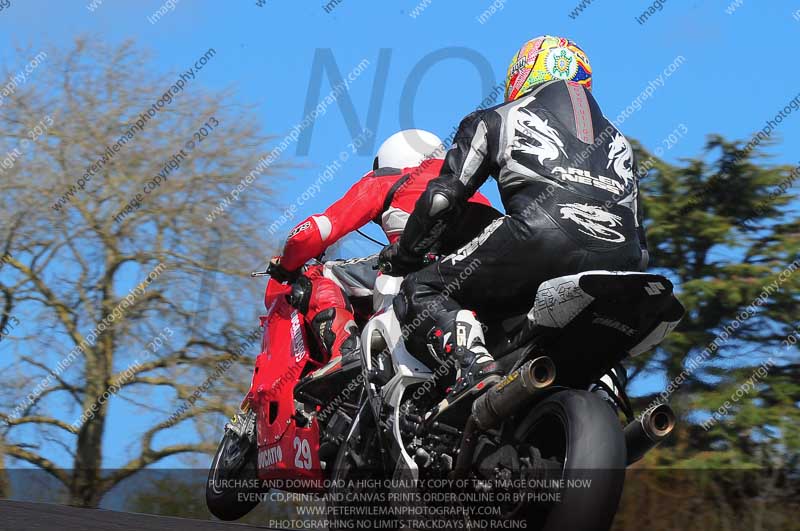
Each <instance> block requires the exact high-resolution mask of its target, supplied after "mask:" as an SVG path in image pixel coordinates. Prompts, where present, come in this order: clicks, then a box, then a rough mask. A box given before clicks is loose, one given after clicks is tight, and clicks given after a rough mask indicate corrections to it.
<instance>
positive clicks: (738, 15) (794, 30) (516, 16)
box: [0, 0, 800, 466]
mask: <svg viewBox="0 0 800 531" xmlns="http://www.w3.org/2000/svg"><path fill="white" fill-rule="evenodd" d="M90 1H91V0H70V1H64V2H61V1H58V2H56V1H47V0H11V6H10V7H9V8H6V9H5V10H3V11H0V61H2V63H3V64H6V65H8V66H9V68H10V69H11V70H18V69H19V67H20V66H21V65H22V64H23V61H25V60H27V59H28V58H27V57H17V56H16V55H15V53H14V47H15V46H18V45H19V46H23V47H26V46H29V47H30V49H31V50H34V51H37V50H39V49H46V50H47V49H50V48H49V47H51V46H53V47H56V48H64V47H68V46H69V45H70V43H71V41H73V40H74V39H75V38H76V37H79V36H86V37H89V38H90V39H97V40H103V41H107V42H111V43H119V42H122V41H124V40H127V39H134V40H135V41H136V42H137V43H138V44H139V45H140V46H141V47H143V48H146V49H148V50H150V51H151V52H152V65H153V68H154V70H156V71H157V72H159V73H170V72H179V71H182V70H185V69H187V68H188V67H189V66H191V64H192V63H193V62H194V61H195V60H196V59H197V58H198V57H199V56H200V55H202V54H203V53H204V52H205V51H206V50H207V49H209V48H214V49H215V50H216V52H217V54H216V56H215V57H214V59H213V61H212V62H211V63H210V64H209V65H208V66H207V67H206V68H205V69H203V71H202V72H200V73H199V74H198V77H197V79H196V80H195V81H194V82H193V85H192V87H190V88H189V89H187V90H191V89H192V88H193V87H195V86H203V87H207V88H212V89H221V88H225V87H231V86H232V87H234V88H235V92H234V96H233V99H232V101H231V102H230V103H234V102H239V103H248V104H255V105H256V107H255V111H254V112H256V113H257V115H258V118H259V119H260V120H261V122H262V124H263V128H264V131H265V132H267V133H270V134H274V135H275V136H276V137H277V138H278V139H281V138H283V137H284V135H286V134H287V133H288V132H289V131H290V130H291V129H292V128H293V127H294V126H295V124H297V123H298V122H300V121H301V120H302V119H303V117H304V115H305V114H306V112H307V111H308V110H310V109H306V106H305V104H306V96H307V92H308V88H309V80H310V79H311V75H312V72H311V65H312V62H313V58H314V56H315V53H316V51H317V50H318V49H320V48H330V49H331V51H332V53H333V56H334V58H335V60H336V63H337V64H338V67H339V70H340V71H341V73H342V74H343V75H346V74H347V73H348V72H350V71H351V70H352V69H353V68H354V67H355V66H356V65H358V64H359V63H361V62H362V61H363V60H364V59H366V60H367V61H369V64H368V66H367V67H366V68H365V69H364V71H363V72H362V73H361V74H360V75H359V76H358V78H357V79H356V80H355V81H353V82H352V84H351V90H350V92H349V94H348V95H346V96H342V98H346V97H349V98H350V99H351V100H352V102H353V105H354V107H355V111H356V114H357V116H358V119H359V120H360V123H361V124H362V125H364V124H365V123H366V115H367V110H368V107H369V104H370V99H371V98H372V97H373V96H374V94H377V93H380V92H381V91H383V90H385V92H384V93H383V101H382V105H381V106H380V109H379V110H380V113H379V115H378V124H377V127H376V130H375V131H374V133H375V135H374V138H375V140H376V144H375V147H377V145H379V143H380V142H381V140H382V139H384V138H386V137H388V136H389V135H390V134H392V133H394V132H395V131H397V130H398V129H399V128H400V124H401V121H400V115H401V111H407V110H408V106H407V105H405V106H404V105H401V96H402V95H403V91H404V90H409V89H408V87H409V86H411V87H413V86H414V84H413V83H412V84H409V75H410V74H411V72H412V71H413V70H414V68H415V67H416V66H417V65H419V63H420V61H421V60H423V59H424V58H425V57H426V56H429V54H440V55H441V56H443V57H445V59H444V60H442V61H441V62H437V63H436V64H434V65H433V66H432V67H431V68H430V69H429V70H427V71H426V72H425V73H424V76H423V77H422V79H421V81H420V83H419V86H418V88H417V91H416V97H415V98H414V100H413V113H412V115H413V116H414V125H415V126H417V127H421V128H424V129H429V130H431V131H433V132H435V133H437V134H439V135H440V136H442V137H445V136H447V135H448V134H449V132H450V131H451V129H452V128H453V126H455V125H456V124H457V123H458V122H459V121H460V119H461V118H462V117H463V116H464V115H465V114H467V113H468V112H470V111H471V110H472V109H474V108H475V107H476V106H477V105H478V104H479V103H480V102H481V100H483V98H484V97H485V96H486V95H487V94H486V93H487V90H486V88H487V83H486V81H487V80H486V79H484V80H483V82H482V78H481V74H483V75H484V77H486V75H487V72H488V75H489V77H490V78H491V79H493V80H494V81H493V83H491V84H489V87H490V86H491V85H492V84H494V83H498V82H501V81H502V79H503V77H504V75H505V70H506V67H507V65H508V62H509V60H510V59H511V57H512V55H513V54H514V53H515V51H516V50H517V48H518V47H519V46H520V45H521V44H522V43H524V42H525V41H526V40H528V39H530V38H533V37H535V36H537V35H540V34H544V33H549V34H558V35H563V36H567V37H570V38H572V39H573V40H575V41H577V42H578V43H579V44H581V46H582V47H583V48H584V49H585V50H586V51H587V53H588V54H589V57H590V60H591V62H592V65H593V69H594V87H595V88H594V94H595V96H596V98H597V100H598V101H599V103H600V105H601V107H602V108H603V109H604V110H605V113H606V114H607V115H608V116H609V117H616V116H617V115H618V114H619V113H620V112H621V111H622V110H624V109H625V108H626V106H628V105H630V104H631V102H632V100H634V99H635V98H636V97H637V96H638V95H639V94H640V93H641V92H642V91H643V90H644V89H645V88H646V87H647V86H648V84H650V82H651V81H652V80H654V79H656V78H657V77H658V76H659V74H661V73H662V72H663V70H664V69H665V68H666V67H667V66H668V65H669V64H670V63H672V62H673V61H674V60H675V58H676V57H677V56H683V57H684V62H683V64H682V65H681V66H680V67H679V68H678V69H677V70H676V71H675V72H674V73H673V74H672V75H671V76H670V77H669V78H668V79H667V80H666V81H665V83H664V86H663V87H661V88H658V89H657V90H656V91H655V92H654V93H653V95H652V97H651V98H649V99H647V100H646V101H644V102H643V105H642V107H641V110H639V111H637V112H635V113H634V114H632V115H631V116H630V117H629V118H628V119H627V120H625V122H624V124H622V126H621V129H622V130H623V132H625V133H626V134H627V135H629V136H631V137H633V138H636V139H638V140H640V141H641V142H642V143H643V144H644V145H645V146H646V147H648V148H651V149H655V148H656V147H657V146H659V145H661V142H662V141H663V140H664V139H665V138H666V137H667V136H668V135H669V134H670V133H671V132H673V131H674V130H675V129H676V128H677V127H679V126H681V125H683V126H685V128H686V130H687V131H688V132H687V133H686V134H685V136H684V137H683V138H681V139H680V141H679V142H678V143H677V145H676V146H675V147H673V148H672V149H670V150H668V151H666V152H665V153H664V158H666V159H667V160H676V159H678V158H680V157H689V156H694V155H696V154H698V153H699V150H700V148H701V147H702V145H703V143H704V140H705V136H706V135H707V134H709V133H722V134H723V135H725V136H726V137H728V138H739V139H748V138H749V137H750V136H751V135H752V134H753V133H754V132H755V131H757V130H759V129H761V128H762V127H763V126H764V124H765V123H766V121H767V120H768V119H772V118H773V117H774V116H775V114H776V113H778V112H779V111H780V109H782V108H783V107H784V105H786V104H787V102H788V101H789V100H791V99H792V98H794V97H795V96H796V95H797V94H798V92H800V69H797V68H795V66H794V64H793V61H794V55H795V53H796V50H797V42H798V37H800V21H798V20H797V19H796V18H793V16H792V13H793V12H795V11H797V10H798V9H800V0H797V1H796V2H795V1H784V0H777V1H770V2H763V1H762V2H756V1H754V0H744V3H743V4H742V5H741V7H739V8H738V9H737V10H736V12H735V13H734V14H732V15H728V14H726V12H725V8H726V7H727V6H728V5H729V2H728V1H718V0H711V1H705V2H699V1H692V2H688V1H683V2H681V1H678V0H669V1H668V2H666V3H665V4H664V6H663V9H662V10H661V11H657V12H656V13H655V14H654V15H652V17H651V18H650V19H649V20H648V21H647V22H646V23H645V24H639V23H638V22H637V21H636V20H635V17H636V16H639V15H640V14H641V13H642V12H643V11H644V10H645V9H646V6H647V5H650V4H649V2H636V3H620V2H613V1H612V0H595V1H594V2H593V3H592V4H591V5H589V6H588V7H587V8H586V10H585V11H584V12H583V13H582V14H581V15H580V16H579V17H577V19H575V20H573V19H572V18H570V17H569V16H568V14H569V13H570V12H571V11H572V9H574V8H575V4H577V3H578V0H566V1H562V2H549V3H547V2H525V1H523V0H506V1H505V2H501V0H497V1H496V2H495V5H498V6H499V5H502V6H503V9H502V10H499V11H497V12H496V13H494V14H493V15H492V16H491V17H490V18H489V19H488V20H487V21H486V22H485V23H484V24H481V23H480V22H478V20H477V18H478V17H479V16H480V15H481V14H482V13H483V12H484V11H486V10H487V9H489V8H490V5H491V3H490V2H488V1H484V0H478V1H459V2H455V1H452V0H450V1H446V0H428V1H427V2H425V3H418V1H419V0H400V1H398V2H392V3H391V5H384V4H383V3H378V2H366V1H363V0H362V1H359V0H342V1H341V3H340V4H339V5H338V6H336V7H335V8H334V9H333V10H332V11H331V12H330V13H327V12H326V11H325V9H323V2H322V1H321V0H318V1H310V2H308V1H306V2H289V1H286V0H283V1H281V0H266V4H265V5H264V6H263V7H259V6H257V5H256V0H247V1H235V2H230V1H229V2H212V1H210V0H181V1H179V2H177V3H176V4H175V7H174V9H173V10H172V11H170V12H168V13H167V14H165V15H164V16H163V17H162V18H161V20H159V21H158V22H157V23H156V24H151V23H150V22H149V21H148V19H147V17H148V16H152V15H153V13H154V12H155V11H157V10H158V9H159V7H160V6H162V4H163V3H164V2H161V1H150V0H148V1H136V2H122V1H121V0H104V1H103V2H102V3H101V4H100V5H99V6H97V7H96V8H95V10H94V11H93V12H90V11H89V10H88V9H87V5H88V4H89V3H90ZM387 4H389V3H387ZM416 7H424V9H423V10H422V11H421V12H419V13H418V14H417V16H416V18H414V17H412V16H411V15H410V13H411V11H412V10H414V9H415V8H416ZM381 49H390V50H391V60H390V62H389V63H388V78H387V79H388V81H387V83H386V84H385V86H382V85H378V86H376V85H375V83H374V80H375V76H376V73H377V71H378V68H379V65H380V64H381V63H380V61H379V53H380V50H381ZM384 54H386V52H384ZM463 54H467V55H469V54H474V55H476V56H477V57H480V58H481V59H480V60H479V61H478V62H476V61H474V60H473V61H467V60H464V59H463V58H462V59H459V58H458V57H459V55H463ZM478 63H480V64H483V65H484V67H482V69H481V70H480V71H479V70H478V69H477V68H476V66H475V65H476V64H478ZM383 64H384V65H385V64H386V63H383ZM487 68H489V70H488V71H487ZM31 83H35V74H34V76H33V77H32V80H31ZM329 91H330V86H329V84H328V80H327V77H325V78H324V80H323V85H322V91H321V93H322V95H323V96H324V95H325V94H327V93H328V92H329ZM776 137H777V138H780V139H781V140H782V142H781V143H779V144H778V145H777V146H775V147H773V148H771V152H772V153H774V155H775V159H774V160H775V161H776V162H785V163H795V164H797V162H798V161H797V159H798V157H797V153H796V151H794V153H793V152H792V151H793V150H790V149H788V146H796V145H797V143H798V140H800V112H798V113H795V114H793V115H791V116H789V117H788V118H787V119H785V120H784V121H783V123H782V124H781V125H780V127H779V128H778V130H777V132H776ZM351 141H352V138H351V134H350V132H349V131H348V128H347V126H346V125H345V121H344V119H343V118H342V114H341V112H340V111H339V108H338V107H337V106H333V107H331V108H329V109H328V111H327V113H326V114H325V115H324V116H323V117H321V118H319V119H318V120H317V122H316V123H315V125H314V129H313V136H312V138H311V143H310V149H309V151H308V153H307V154H303V153H301V154H298V153H297V151H296V147H297V144H293V145H292V147H290V148H289V149H288V150H286V151H285V152H284V153H283V154H282V157H281V160H282V161H286V162H291V163H294V164H296V165H297V167H296V168H294V169H291V170H289V171H287V172H285V173H284V174H283V175H281V176H280V177H265V178H270V179H275V185H276V186H277V187H278V188H279V189H280V190H281V195H280V196H279V202H281V203H286V204H289V203H291V202H293V201H294V200H295V199H296V197H297V194H298V193H299V192H300V191H302V190H305V189H306V187H307V186H308V185H309V184H311V183H313V182H314V181H315V180H316V179H317V176H318V174H319V172H320V171H322V170H323V169H324V168H325V166H326V165H327V164H329V163H330V162H331V161H332V160H334V159H335V158H337V157H338V156H339V154H340V152H341V151H342V150H345V149H347V147H348V146H347V144H348V143H349V142H351ZM371 161H372V154H371V153H370V154H365V155H362V156H353V157H351V158H349V160H348V161H347V162H346V164H345V165H344V166H343V168H342V169H341V170H340V171H338V172H337V173H336V174H335V176H334V178H333V179H332V180H331V181H330V182H329V183H327V184H326V185H325V186H324V187H323V188H322V191H321V193H320V194H319V195H317V196H316V197H314V198H313V199H311V200H309V201H307V202H305V203H304V204H303V205H302V206H301V207H300V208H299V211H298V213H297V218H296V219H297V220H298V221H299V220H300V219H302V218H303V217H305V216H307V215H309V214H312V213H314V212H317V211H320V210H322V209H324V208H325V207H326V206H327V205H328V204H329V203H331V202H332V201H333V200H335V199H336V198H338V197H339V196H340V195H341V194H343V193H344V192H345V191H346V190H347V188H348V187H349V186H350V184H351V183H352V182H354V181H355V180H356V179H358V178H359V177H360V176H361V175H362V174H363V173H365V172H366V171H367V170H368V169H369V167H370V165H371ZM242 170H243V171H242V175H243V176H244V175H245V174H246V173H247V172H248V171H249V169H246V168H243V169H242ZM484 189H485V191H486V193H487V194H488V195H489V196H490V198H492V199H493V200H494V201H495V202H497V203H498V204H499V201H498V196H497V193H496V191H495V187H494V184H493V183H491V182H490V183H487V185H486V186H485V187H484ZM211 206H212V205H209V207H211ZM278 215H279V212H276V213H275V216H274V217H271V216H270V215H269V213H268V214H267V223H268V224H269V222H271V221H272V220H273V219H274V218H276V217H277V216H278ZM290 228H291V225H287V226H286V227H285V229H286V231H288V230H289V229H290ZM370 232H371V233H372V234H376V231H375V229H374V228H370ZM376 249H377V248H376V247H375V246H374V245H372V244H369V243H366V242H364V241H362V240H359V239H356V238H352V239H348V240H347V242H346V244H345V245H344V246H343V247H342V252H343V253H345V254H348V255H358V254H365V253H369V252H373V251H374V250H376ZM254 303H255V304H257V303H258V301H255V302H254ZM130 422H131V420H130V419H126V420H124V421H123V420H115V419H112V421H111V424H110V425H109V427H108V428H109V435H108V437H109V439H108V441H107V442H109V443H112V445H114V446H118V447H120V446H125V445H126V444H125V441H126V437H125V430H124V429H123V424H124V425H125V426H129V424H127V423H130ZM112 447H113V446H112ZM124 453H125V452H116V453H114V452H110V453H109V454H107V457H106V460H107V465H108V466H114V465H118V464H120V463H122V462H124V461H125V460H126V459H125V458H126V455H124Z"/></svg>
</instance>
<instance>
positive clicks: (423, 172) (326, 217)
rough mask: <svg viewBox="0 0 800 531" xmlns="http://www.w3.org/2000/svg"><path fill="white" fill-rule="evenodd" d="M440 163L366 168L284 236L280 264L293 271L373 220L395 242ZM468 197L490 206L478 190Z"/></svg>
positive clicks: (433, 161)
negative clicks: (323, 208)
mask: <svg viewBox="0 0 800 531" xmlns="http://www.w3.org/2000/svg"><path fill="white" fill-rule="evenodd" d="M443 164H444V161H443V160H442V159H428V160H426V161H425V162H423V163H422V164H421V165H419V166H417V167H414V168H403V169H402V170H391V169H388V168H383V169H380V170H377V171H372V172H369V173H368V174H366V175H365V176H364V177H362V178H361V179H360V180H359V181H358V182H357V183H355V184H354V185H353V186H352V187H351V188H350V190H348V191H347V193H346V194H345V195H344V196H343V197H342V198H341V199H339V200H338V201H336V202H335V203H334V204H332V205H331V206H330V207H329V208H328V209H327V210H326V211H325V212H324V213H322V214H319V215H316V216H311V217H309V218H308V219H305V220H303V221H302V222H301V223H299V224H298V225H297V226H296V227H295V228H294V229H292V231H291V232H290V233H289V236H288V238H287V239H286V245H285V247H284V250H283V255H282V258H281V265H283V267H284V268H286V269H287V270H289V271H294V270H296V269H297V268H299V267H300V266H302V265H303V264H305V263H306V262H308V261H309V260H310V259H312V258H314V257H316V256H319V255H320V254H322V253H323V252H324V251H325V249H327V248H328V247H329V246H331V245H333V244H334V243H336V242H337V241H338V240H339V239H340V238H342V237H343V236H345V235H347V234H349V233H351V232H353V231H355V230H356V229H360V228H361V227H363V226H364V225H366V224H367V223H369V222H370V221H372V220H376V221H378V222H379V223H380V224H381V228H382V229H383V231H384V233H385V234H386V237H387V238H388V240H389V242H390V243H394V242H395V241H396V240H397V239H398V238H399V237H400V234H402V232H403V229H404V228H405V222H406V220H407V219H408V216H409V214H410V213H411V212H412V211H413V210H414V205H415V204H416V203H417V199H419V196H420V195H422V192H424V191H425V188H426V187H427V186H428V183H429V182H430V181H431V180H432V179H434V178H436V177H438V176H439V173H440V172H441V169H442V165H443ZM406 175H408V176H409V178H408V180H406V182H405V183H403V184H402V186H400V187H399V188H397V189H396V190H395V192H394V196H393V197H392V202H391V203H390V205H389V208H388V209H386V210H385V211H384V208H383V207H384V203H385V202H386V197H387V195H388V194H389V191H390V190H391V188H392V186H394V184H395V183H397V181H398V180H400V179H401V178H403V177H404V176H406ZM470 201H471V202H475V203H480V204H483V205H488V206H491V203H490V202H489V199H487V198H486V196H484V195H483V194H481V193H480V192H476V193H475V195H474V196H472V197H471V198H470Z"/></svg>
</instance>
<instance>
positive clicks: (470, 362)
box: [425, 310, 502, 423]
mask: <svg viewBox="0 0 800 531" xmlns="http://www.w3.org/2000/svg"><path fill="white" fill-rule="evenodd" d="M443 324H444V326H437V327H434V328H433V330H431V331H430V332H429V334H428V346H429V350H430V351H431V353H432V354H434V355H436V356H437V357H439V358H440V359H443V360H446V361H445V362H444V363H445V365H447V366H448V367H449V368H451V369H454V370H452V371H450V372H451V373H455V374H454V380H453V384H452V385H451V386H449V387H447V388H446V389H445V392H446V393H447V395H446V396H445V398H444V400H442V401H441V402H439V403H438V404H437V405H436V406H435V407H434V408H433V409H432V410H431V411H429V412H428V414H427V415H426V417H425V418H426V421H430V422H433V421H439V422H444V423H453V422H460V421H465V420H466V418H467V416H469V414H470V411H471V408H470V406H471V405H472V403H473V402H474V401H475V399H476V398H478V397H479V396H480V395H482V394H483V393H484V392H485V391H486V390H487V389H489V388H490V387H491V386H493V385H494V384H496V383H497V382H499V381H500V380H501V379H502V378H501V376H502V371H501V370H500V369H499V368H498V367H497V364H496V363H495V361H494V358H493V357H492V355H491V354H489V351H488V350H486V343H485V340H484V337H483V329H482V328H481V324H480V323H479V322H478V320H477V319H476V318H475V315H474V314H473V313H472V312H470V311H468V310H459V311H458V312H457V313H455V315H454V316H452V313H451V316H450V317H449V318H447V319H446V320H445V321H444V323H443Z"/></svg>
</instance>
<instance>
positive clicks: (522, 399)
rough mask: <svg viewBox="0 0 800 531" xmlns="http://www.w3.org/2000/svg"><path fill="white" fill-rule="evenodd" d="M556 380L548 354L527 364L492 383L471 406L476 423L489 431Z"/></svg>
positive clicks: (554, 368) (483, 429)
mask: <svg viewBox="0 0 800 531" xmlns="http://www.w3.org/2000/svg"><path fill="white" fill-rule="evenodd" d="M555 379H556V366H555V364H554V363H553V360H551V359H550V358H549V357H547V356H540V357H538V358H536V359H534V360H531V361H529V362H527V363H525V364H524V365H523V366H522V367H520V368H519V369H517V370H516V371H514V372H512V373H511V374H509V375H508V376H506V377H505V378H503V379H502V380H501V381H500V382H498V383H496V384H495V385H494V386H492V388H491V389H489V390H488V391H486V393H484V394H483V395H482V396H481V397H480V398H478V399H477V400H476V401H475V403H474V404H473V405H472V416H473V417H475V424H476V426H477V428H478V429H480V430H482V431H486V430H490V429H492V428H494V427H495V426H497V425H498V424H500V423H501V422H502V421H503V420H505V419H506V418H508V417H509V416H510V415H511V414H512V413H514V412H515V411H516V410H517V409H519V407H520V406H522V405H523V404H525V403H526V402H527V401H528V400H530V399H531V398H532V397H533V396H535V395H537V394H538V393H539V392H541V391H542V390H544V389H547V388H548V387H550V386H551V385H552V384H553V382H554V381H555Z"/></svg>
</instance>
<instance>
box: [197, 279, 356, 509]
mask: <svg viewBox="0 0 800 531" xmlns="http://www.w3.org/2000/svg"><path fill="white" fill-rule="evenodd" d="M269 274H270V271H269V269H267V271H263V272H258V273H253V274H252V275H253V276H265V275H269ZM290 291H291V284H282V283H280V282H278V281H277V280H275V279H274V278H270V280H269V282H268V283H267V289H266V294H265V297H264V304H265V307H266V309H267V312H266V315H264V316H262V317H261V318H260V319H261V327H262V328H263V330H264V332H263V337H262V341H261V353H260V354H259V355H258V357H257V358H256V361H255V368H254V370H253V378H252V383H251V385H250V390H249V391H248V392H247V395H246V396H245V397H244V400H243V401H242V403H241V406H240V413H238V414H237V415H234V417H233V418H231V420H230V421H229V422H228V423H227V424H226V426H225V433H224V435H223V437H222V440H221V441H220V444H219V447H218V448H217V452H216V454H215V456H214V459H213V461H212V464H211V469H210V471H209V476H208V483H207V484H206V503H207V506H208V508H209V510H210V511H211V513H212V514H214V516H216V517H217V518H220V519H221V520H236V519H238V518H241V517H242V516H244V515H245V514H247V512H249V511H250V510H251V509H252V508H253V507H255V506H256V505H257V504H258V502H259V501H260V498H259V494H261V493H264V492H266V491H267V490H268V489H269V488H277V489H281V490H285V491H291V492H319V491H321V490H322V489H323V487H324V481H323V480H324V478H325V471H324V463H325V462H326V461H327V462H332V460H333V459H334V458H335V456H336V453H337V451H338V448H339V444H340V443H341V441H342V440H343V439H344V437H345V436H346V435H347V430H348V428H349V426H350V424H351V423H352V417H353V415H354V414H355V413H356V411H357V409H358V402H359V398H360V390H358V389H353V392H352V396H351V397H349V399H348V397H347V396H346V395H343V394H342V393H338V395H337V396H338V399H339V401H338V403H337V404H335V407H331V404H326V402H325V400H326V399H325V398H324V397H320V396H315V395H314V394H313V391H310V390H309V389H303V386H302V384H301V385H300V386H298V384H299V383H300V382H301V380H302V378H303V377H304V376H306V375H308V374H309V373H311V372H313V371H314V370H316V369H317V368H319V367H320V366H322V364H323V362H324V361H325V360H323V359H322V356H321V353H320V352H319V349H318V347H317V345H316V342H315V341H314V340H313V338H311V337H309V335H310V334H309V333H308V330H307V328H306V322H305V319H304V318H303V315H302V314H301V313H300V312H299V311H298V310H297V309H295V308H294V307H292V306H291V305H290V304H289V302H288V301H287V299H286V295H287V294H289V292H290ZM296 387H297V389H296ZM342 397H344V398H342ZM296 398H298V399H301V400H303V403H302V404H301V403H300V402H297V401H296V400H295V399H296ZM323 432H324V435H322V434H323Z"/></svg>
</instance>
